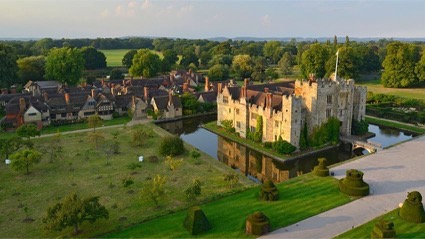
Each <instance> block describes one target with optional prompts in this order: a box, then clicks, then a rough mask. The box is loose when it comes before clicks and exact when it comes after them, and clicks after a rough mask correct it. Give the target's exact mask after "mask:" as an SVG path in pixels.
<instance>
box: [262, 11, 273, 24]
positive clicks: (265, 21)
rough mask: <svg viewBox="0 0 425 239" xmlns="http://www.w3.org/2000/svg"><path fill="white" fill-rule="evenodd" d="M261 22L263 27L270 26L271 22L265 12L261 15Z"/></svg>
mask: <svg viewBox="0 0 425 239" xmlns="http://www.w3.org/2000/svg"><path fill="white" fill-rule="evenodd" d="M261 24H262V25H263V26H265V27H270V25H271V24H272V22H271V19H270V16H269V14H266V15H264V16H262V17H261Z"/></svg>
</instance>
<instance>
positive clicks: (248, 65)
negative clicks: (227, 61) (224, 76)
mask: <svg viewBox="0 0 425 239" xmlns="http://www.w3.org/2000/svg"><path fill="white" fill-rule="evenodd" d="M253 65H254V63H253V61H252V59H251V57H250V56H249V55H236V56H234V57H233V63H232V70H233V72H234V73H235V75H236V76H237V78H239V79H244V78H249V77H251V74H252V72H253Z"/></svg>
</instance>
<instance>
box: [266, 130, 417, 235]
mask: <svg viewBox="0 0 425 239" xmlns="http://www.w3.org/2000/svg"><path fill="white" fill-rule="evenodd" d="M348 169H359V170H360V171H362V172H363V173H364V177H363V179H364V180H365V182H367V183H368V184H369V186H370V189H371V194H370V195H369V196H366V197H363V198H361V199H358V200H356V201H353V202H351V203H349V204H346V205H343V206H341V207H338V208H335V209H332V210H329V211H326V212H324V213H321V214H318V215H316V216H314V217H311V218H308V219H306V220H304V221H301V222H298V223H296V224H294V225H291V226H288V227H284V228H281V229H278V230H275V231H273V232H271V233H269V234H267V235H265V236H263V237H261V238H332V237H335V236H337V235H339V234H341V233H343V232H345V231H348V230H350V229H351V228H353V227H356V226H359V225H361V224H363V223H365V222H368V221H370V220H372V219H374V218H376V217H378V216H380V215H382V214H385V213H386V212H388V211H391V210H393V209H395V208H397V207H398V205H399V203H401V202H404V200H405V199H406V197H407V193H408V192H411V191H419V192H420V193H421V194H422V195H425V136H421V137H417V138H415V139H413V140H410V141H408V142H405V143H402V144H399V145H397V146H394V147H391V148H389V149H385V150H381V151H378V152H377V153H375V154H371V155H367V156H365V157H362V158H359V159H357V160H354V161H351V162H347V163H344V164H342V165H339V166H337V167H334V168H331V169H330V170H331V172H334V173H335V177H336V178H338V179H340V178H343V177H345V171H346V170H348ZM300 206H301V207H302V205H300ZM271 220H273V218H271ZM396 227H397V225H396Z"/></svg>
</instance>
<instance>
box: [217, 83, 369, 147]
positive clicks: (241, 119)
mask: <svg viewBox="0 0 425 239" xmlns="http://www.w3.org/2000/svg"><path fill="white" fill-rule="evenodd" d="M366 93H367V89H366V87H362V86H355V85H354V80H352V79H349V80H344V79H337V80H331V79H313V78H312V79H311V80H309V81H306V80H297V81H295V82H280V83H269V84H262V85H250V84H249V81H248V80H247V79H246V80H245V81H244V85H243V86H242V87H240V86H234V85H232V86H230V85H224V86H223V85H219V86H218V95H217V124H218V125H221V122H222V121H223V120H231V121H232V123H233V127H234V128H235V131H236V133H238V134H239V135H240V136H241V137H242V138H246V137H247V130H249V131H251V132H254V131H255V127H256V126H257V116H261V117H262V120H263V134H262V135H263V136H262V141H263V142H274V141H276V140H278V139H279V137H282V139H283V140H286V141H288V142H289V143H291V144H292V145H294V146H296V147H297V148H299V141H300V134H301V129H302V127H303V126H304V123H307V129H308V134H309V135H310V134H311V133H312V131H313V129H314V128H315V127H318V126H320V125H321V124H323V123H325V122H326V121H327V120H328V119H329V118H331V117H335V118H337V119H338V120H339V121H340V124H341V127H340V133H341V135H351V124H352V120H353V119H355V120H358V121H359V120H364V116H365V112H366V107H365V104H366Z"/></svg>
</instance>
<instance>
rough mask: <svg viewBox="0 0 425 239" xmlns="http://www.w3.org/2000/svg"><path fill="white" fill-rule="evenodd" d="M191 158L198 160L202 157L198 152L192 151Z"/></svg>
mask: <svg viewBox="0 0 425 239" xmlns="http://www.w3.org/2000/svg"><path fill="white" fill-rule="evenodd" d="M190 157H192V158H194V159H197V158H199V157H201V153H199V152H198V151H196V150H192V151H190Z"/></svg>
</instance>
